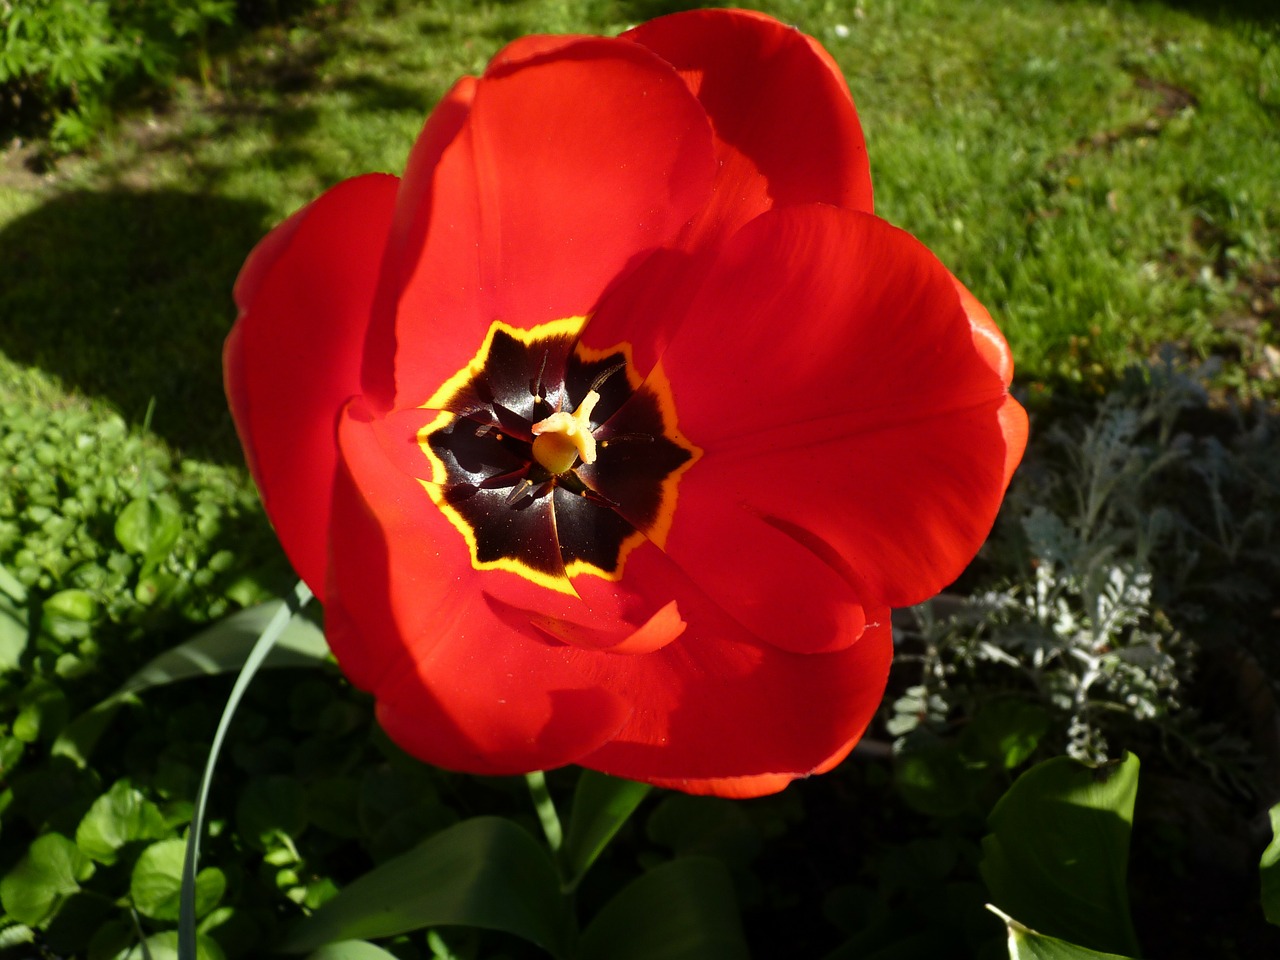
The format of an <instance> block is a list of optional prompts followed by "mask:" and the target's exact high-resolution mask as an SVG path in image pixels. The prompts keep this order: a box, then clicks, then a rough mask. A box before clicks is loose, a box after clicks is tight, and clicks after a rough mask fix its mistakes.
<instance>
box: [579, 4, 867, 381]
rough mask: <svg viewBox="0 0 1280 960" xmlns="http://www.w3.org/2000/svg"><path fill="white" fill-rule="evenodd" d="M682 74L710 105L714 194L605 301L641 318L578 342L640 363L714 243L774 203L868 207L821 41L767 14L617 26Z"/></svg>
mask: <svg viewBox="0 0 1280 960" xmlns="http://www.w3.org/2000/svg"><path fill="white" fill-rule="evenodd" d="M623 37H624V38H625V39H628V40H633V41H635V42H637V43H639V44H642V45H643V46H645V47H647V48H649V49H651V50H653V51H654V52H655V53H657V54H658V55H660V56H661V57H663V58H664V59H665V60H667V61H668V62H669V63H670V64H671V65H672V66H674V67H675V68H676V70H678V71H679V72H680V75H681V77H683V78H684V80H685V82H686V83H687V84H688V85H689V88H690V89H691V90H692V91H693V92H694V94H695V95H697V97H698V99H699V101H700V102H701V104H702V106H703V107H704V108H705V109H706V111H707V115H708V117H709V118H710V120H711V126H712V130H713V131H714V133H715V137H716V140H715V150H716V160H717V162H718V166H717V173H716V181H715V187H714V192H713V194H712V197H711V200H710V202H709V203H708V204H707V205H706V206H705V207H704V208H703V209H702V210H701V211H700V213H699V214H698V216H697V218H696V219H695V220H694V221H693V222H692V223H691V224H690V225H689V227H688V228H687V229H686V231H685V232H684V234H682V236H681V238H680V241H679V243H678V246H679V251H670V252H665V253H664V254H662V255H661V256H659V257H655V258H653V259H651V260H650V261H647V262H646V263H645V264H644V265H643V267H642V268H641V269H640V270H639V271H637V272H636V273H634V274H632V275H631V276H628V277H627V278H625V280H624V285H623V286H622V287H621V288H619V289H617V290H616V291H611V293H610V298H611V299H615V298H616V299H622V300H624V301H626V302H627V303H628V304H629V306H630V308H631V309H630V310H629V311H627V312H628V313H629V315H630V316H633V317H643V318H644V319H643V326H640V327H634V326H628V325H619V324H618V323H617V322H616V321H617V320H619V319H620V316H619V314H618V313H617V312H616V311H612V310H609V309H601V311H600V312H599V314H598V315H597V316H595V317H594V318H593V319H592V321H591V325H590V326H589V327H588V329H587V330H586V332H585V334H584V342H586V343H587V344H588V345H589V346H591V347H594V348H597V349H607V348H609V347H612V346H613V345H615V344H618V343H621V342H623V341H628V342H630V343H631V344H632V345H633V347H634V353H633V356H634V361H635V363H636V364H637V365H638V366H639V367H640V368H641V369H645V370H647V369H648V368H649V367H650V366H651V365H652V364H653V362H654V360H656V358H657V357H658V356H660V355H661V353H662V350H663V348H664V347H665V346H666V342H667V340H668V339H669V337H670V335H671V334H672V332H673V329H674V328H673V317H674V316H676V315H678V313H679V310H678V309H673V307H676V306H677V305H680V304H683V303H684V299H683V298H684V297H685V296H687V295H689V294H691V293H692V292H693V289H690V288H691V287H692V288H694V289H696V285H697V280H698V278H699V277H700V276H701V273H702V272H703V271H704V270H705V268H706V263H707V257H706V255H705V254H706V253H707V252H708V250H711V251H714V248H715V247H716V246H717V245H718V244H719V243H721V242H723V241H724V240H725V239H727V238H728V237H729V236H731V235H732V234H733V233H734V231H736V230H737V229H738V228H739V227H741V226H742V225H743V224H745V223H747V222H748V221H750V220H751V219H753V218H754V217H756V216H757V215H759V214H761V213H763V212H764V211H766V210H768V209H771V208H772V207H774V206H775V205H784V204H798V203H829V204H832V205H834V206H838V207H845V208H846V209H850V210H862V211H865V212H868V213H869V212H870V211H871V205H872V204H871V173H870V168H869V166H868V160H867V149H866V144H865V143H864V141H863V137H862V128H861V126H860V125H859V123H858V115H857V112H856V110H855V109H854V106H853V100H852V98H851V97H850V96H849V88H848V85H847V84H846V83H845V80H844V76H843V75H842V74H841V72H840V68H839V67H838V66H836V64H835V62H834V61H833V60H832V59H831V56H830V55H829V54H828V53H827V52H826V51H825V50H823V49H822V47H821V45H819V44H818V43H817V41H815V40H813V39H812V38H811V37H807V36H805V35H804V34H802V33H800V32H799V31H798V30H796V29H794V28H792V27H788V26H785V25H783V24H781V23H779V22H778V21H777V20H774V19H772V18H771V17H767V16H765V15H764V14H760V13H753V12H750V11H744V10H695V11H690V12H685V13H675V14H671V15H669V16H666V17H660V18H658V19H657V20H651V21H649V22H648V23H645V24H642V25H640V26H639V27H636V28H635V29H634V30H630V31H628V32H627V33H624V34H623Z"/></svg>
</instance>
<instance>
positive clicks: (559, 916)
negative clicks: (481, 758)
mask: <svg viewBox="0 0 1280 960" xmlns="http://www.w3.org/2000/svg"><path fill="white" fill-rule="evenodd" d="M568 920H569V914H568V901H567V900H566V899H565V898H564V897H563V896H562V894H561V893H560V880H559V876H558V874H557V873H556V869H555V865H554V864H553V863H552V862H551V857H550V855H549V854H548V853H547V851H546V849H545V848H544V847H543V846H542V845H540V844H539V843H538V842H537V841H536V840H535V839H534V838H533V837H532V836H530V835H529V833H527V832H526V831H525V830H523V829H521V828H520V827H518V826H516V825H515V824H514V823H512V822H511V821H510V820H505V819H503V818H501V817H475V818H473V819H471V820H464V821H462V822H461V823H458V824H455V825H454V826H452V827H449V828H448V829H447V830H443V831H441V832H440V833H437V834H436V835H435V836H433V837H430V838H428V839H427V840H425V841H423V842H422V843H420V844H419V845H418V846H416V847H415V848H413V849H412V850H410V851H409V852H407V853H404V854H401V855H400V856H398V857H395V858H393V859H391V860H388V861H387V862H385V863H383V864H381V865H380V866H378V867H375V868H374V869H373V870H371V871H370V872H369V873H367V874H365V875H364V876H363V877H360V878H359V879H358V880H356V881H355V882H354V883H352V884H350V885H349V886H347V887H346V888H344V889H343V890H341V891H340V892H339V893H338V895H337V896H335V897H334V898H333V899H332V900H330V901H328V902H327V903H325V904H324V905H323V906H322V907H320V909H318V910H317V911H316V912H315V913H314V914H312V915H311V916H310V917H307V918H306V919H304V920H302V921H301V922H300V923H299V924H298V925H297V926H296V927H295V928H294V929H293V931H292V933H291V935H289V936H288V937H287V938H286V940H285V943H284V946H283V947H282V949H283V950H284V951H285V952H287V953H304V952H306V951H308V950H315V949H317V948H319V947H322V946H324V945H325V944H332V943H337V942H339V941H343V940H361V939H369V938H373V937H391V936H396V935H398V934H401V933H407V932H409V931H411V930H420V929H423V928H425V927H436V926H467V927H481V928H484V929H488V930H503V931H505V932H507V933H511V934H515V935H516V936H518V937H522V938H524V939H525V940H528V941H529V942H531V943H534V944H537V945H538V946H540V947H542V948H543V949H545V950H547V951H549V952H550V953H552V954H553V955H555V956H557V957H563V956H565V955H566V953H567V941H568Z"/></svg>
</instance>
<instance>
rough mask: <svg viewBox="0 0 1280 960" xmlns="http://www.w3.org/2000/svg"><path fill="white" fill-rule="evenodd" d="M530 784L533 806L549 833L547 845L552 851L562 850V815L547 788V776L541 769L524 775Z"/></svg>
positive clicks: (543, 827) (543, 828)
mask: <svg viewBox="0 0 1280 960" xmlns="http://www.w3.org/2000/svg"><path fill="white" fill-rule="evenodd" d="M524 779H525V782H526V783H528V784H529V794H530V795H531V796H532V797H533V807H534V809H535V810H537V811H538V819H539V820H540V821H541V822H542V832H543V833H545V834H546V835H547V846H549V847H550V848H551V852H552V853H559V852H560V844H561V843H562V842H563V840H564V831H563V830H561V829H560V817H559V815H558V814H557V813H556V805H555V803H554V802H553V801H552V799H551V792H550V791H549V790H547V777H546V774H544V773H543V772H542V771H541V770H535V771H533V773H526V774H525V775H524Z"/></svg>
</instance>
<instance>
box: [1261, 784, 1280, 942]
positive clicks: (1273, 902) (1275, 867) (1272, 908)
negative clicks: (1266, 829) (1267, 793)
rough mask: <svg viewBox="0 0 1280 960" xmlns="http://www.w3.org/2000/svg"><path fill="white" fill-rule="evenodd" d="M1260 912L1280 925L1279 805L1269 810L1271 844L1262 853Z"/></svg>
mask: <svg viewBox="0 0 1280 960" xmlns="http://www.w3.org/2000/svg"><path fill="white" fill-rule="evenodd" d="M1259 870H1260V872H1261V874H1262V912H1263V913H1265V914H1266V916H1267V919H1268V920H1269V921H1271V922H1272V923H1274V924H1277V925H1280V803H1278V804H1276V805H1275V806H1274V807H1272V808H1271V842H1270V843H1269V844H1267V849H1266V850H1264V851H1262V862H1261V863H1260V864H1259Z"/></svg>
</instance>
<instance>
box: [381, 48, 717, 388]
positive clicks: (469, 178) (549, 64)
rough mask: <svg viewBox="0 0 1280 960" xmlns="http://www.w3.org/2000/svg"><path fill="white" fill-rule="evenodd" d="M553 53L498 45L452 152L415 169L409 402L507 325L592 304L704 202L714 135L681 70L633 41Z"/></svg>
mask: <svg viewBox="0 0 1280 960" xmlns="http://www.w3.org/2000/svg"><path fill="white" fill-rule="evenodd" d="M530 43H532V46H530V45H529V44H530ZM553 47H554V49H552V50H551V51H550V52H548V45H547V44H546V43H533V42H532V41H527V42H525V43H524V44H521V45H517V46H515V47H513V48H509V50H508V51H506V52H504V53H502V54H499V56H498V57H497V58H495V60H494V64H493V66H492V67H491V68H490V70H489V72H488V73H486V75H485V76H484V77H483V78H481V79H480V81H479V82H478V84H477V88H476V90H475V96H474V100H473V102H472V104H471V109H470V112H469V114H468V115H467V117H466V120H465V122H464V123H463V124H462V125H461V127H460V129H459V131H458V133H457V136H456V137H455V138H454V139H453V140H452V142H450V143H449V144H448V146H446V147H445V148H444V149H443V150H442V151H441V152H440V155H439V160H438V162H437V163H435V164H434V165H432V166H427V165H426V164H424V165H423V169H421V170H419V169H416V168H415V169H412V170H410V171H409V173H408V174H406V186H405V197H406V201H405V202H409V199H408V198H413V199H412V204H413V207H414V211H415V213H414V216H415V229H414V230H412V231H408V233H407V236H408V237H409V238H410V240H413V241H415V242H407V243H406V244H405V245H404V247H403V248H400V249H397V250H396V251H395V253H394V257H395V258H396V262H397V267H396V271H397V272H396V274H395V276H398V277H403V278H405V288H404V290H403V293H402V295H401V296H400V297H399V301H398V304H397V308H396V309H397V319H396V340H397V342H398V347H397V356H396V364H397V366H396V369H397V383H398V389H399V391H400V396H401V397H402V399H403V400H404V401H405V402H404V403H403V404H402V405H406V406H408V405H412V404H416V403H420V402H422V401H423V400H425V399H426V398H427V397H428V396H430V394H431V393H433V392H434V391H435V390H436V388H438V387H439V386H440V384H441V383H443V382H444V380H445V379H447V378H448V377H449V376H451V375H452V374H454V373H455V372H456V371H458V370H459V369H461V368H462V367H463V366H464V365H465V364H466V363H467V362H468V361H469V360H470V359H471V357H472V356H473V355H474V353H475V350H476V347H477V345H478V344H479V343H480V342H481V340H482V339H483V337H484V333H485V331H486V330H487V329H488V327H489V325H490V324H491V323H492V321H494V320H495V319H502V320H503V321H504V322H506V323H508V324H511V325H513V326H516V327H521V328H528V327H530V326H533V325H535V324H538V323H543V322H547V321H550V320H555V319H559V318H563V317H572V316H584V315H586V314H587V313H589V312H590V311H591V310H592V309H593V308H594V307H595V304H596V302H597V301H598V300H599V298H600V296H601V294H602V293H603V292H604V290H605V289H606V288H607V287H608V286H609V285H610V284H611V283H612V282H613V281H614V280H615V278H617V277H618V276H619V275H620V274H623V273H625V271H626V270H627V269H629V268H630V267H631V266H633V265H634V264H635V263H638V262H640V261H641V260H642V259H643V258H644V257H645V256H646V255H647V254H649V253H650V252H652V251H653V250H654V249H656V248H657V247H659V246H660V245H662V244H664V243H666V242H668V241H669V240H670V239H671V238H672V237H673V236H674V235H675V234H676V232H677V231H678V230H679V229H680V228H681V226H682V225H683V224H684V223H686V222H687V221H688V220H689V219H690V218H691V217H692V216H693V215H694V213H695V212H696V211H697V210H698V209H699V208H700V207H701V206H702V205H703V203H704V202H705V200H706V197H707V194H708V191H709V189H710V182H711V177H712V172H713V167H714V161H713V157H712V150H711V134H710V130H709V129H708V125H707V120H706V116H705V114H704V113H703V111H702V109H701V107H700V106H699V105H698V103H697V101H696V100H695V99H694V98H693V97H692V95H691V94H690V93H689V91H688V89H687V88H686V87H685V86H684V84H683V83H682V82H681V81H680V78H679V77H678V76H677V75H676V74H675V73H674V71H672V70H671V68H670V67H669V66H668V65H667V64H666V63H664V62H663V61H662V60H660V59H659V58H658V57H656V56H655V55H653V54H652V53H650V52H648V51H647V50H645V49H643V48H641V47H638V46H636V45H635V44H632V43H627V42H625V41H620V40H606V39H598V38H593V39H581V40H576V41H573V42H572V43H568V44H567V45H558V44H557V45H553ZM428 178H429V181H428Z"/></svg>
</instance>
